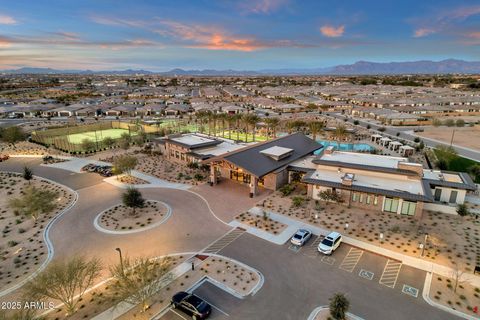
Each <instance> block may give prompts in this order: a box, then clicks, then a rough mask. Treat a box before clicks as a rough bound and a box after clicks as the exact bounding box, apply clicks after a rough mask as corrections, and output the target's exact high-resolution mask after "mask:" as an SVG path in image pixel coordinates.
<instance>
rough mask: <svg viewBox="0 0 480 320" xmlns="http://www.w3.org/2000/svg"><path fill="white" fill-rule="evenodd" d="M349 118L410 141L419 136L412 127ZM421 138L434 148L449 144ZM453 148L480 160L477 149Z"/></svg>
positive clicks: (363, 125) (463, 154)
mask: <svg viewBox="0 0 480 320" xmlns="http://www.w3.org/2000/svg"><path fill="white" fill-rule="evenodd" d="M328 115H329V116H332V117H334V118H337V119H340V120H344V119H345V116H343V115H341V114H339V113H329V114H328ZM347 119H348V122H350V123H353V122H354V121H355V120H357V121H358V122H359V125H361V126H362V127H365V128H366V127H367V126H370V127H371V128H372V129H375V130H377V129H378V128H381V127H384V128H385V133H388V134H390V135H392V136H397V133H398V134H399V136H398V138H399V139H404V140H408V141H411V142H413V140H414V139H415V138H416V137H417V136H416V135H414V134H412V133H411V131H412V130H413V129H412V128H405V127H391V126H383V125H379V124H375V123H371V122H368V121H365V120H362V119H360V118H351V117H348V118H347ZM419 138H420V139H422V141H423V142H424V144H425V145H426V146H429V147H432V148H433V147H436V146H437V145H439V144H443V145H445V146H449V144H448V143H443V142H439V141H435V140H432V139H428V138H425V137H419ZM453 148H454V149H455V150H456V151H457V153H458V154H459V155H461V156H463V157H465V158H469V159H472V160H475V161H480V151H475V150H472V149H468V148H463V147H460V146H457V145H453Z"/></svg>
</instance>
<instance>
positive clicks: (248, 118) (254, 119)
mask: <svg viewBox="0 0 480 320" xmlns="http://www.w3.org/2000/svg"><path fill="white" fill-rule="evenodd" d="M258 120H260V118H259V117H258V116H257V115H255V114H251V113H247V114H245V115H244V116H243V123H244V124H245V142H248V128H249V126H250V125H251V126H252V140H253V141H254V142H255V127H256V126H257V123H258Z"/></svg>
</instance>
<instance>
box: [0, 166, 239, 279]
mask: <svg viewBox="0 0 480 320" xmlns="http://www.w3.org/2000/svg"><path fill="white" fill-rule="evenodd" d="M40 163H41V161H40V160H39V159H29V158H12V159H10V160H8V161H6V162H2V163H0V170H2V171H16V172H22V171H23V167H24V166H25V165H28V166H29V167H31V168H32V169H33V171H34V174H35V175H37V176H40V177H44V178H47V179H50V180H53V181H55V182H58V183H60V184H63V185H66V186H68V187H70V188H72V189H74V190H75V191H77V192H78V195H79V196H78V201H77V203H76V204H75V205H74V206H73V207H72V209H70V210H69V211H68V212H67V213H66V214H65V215H63V216H62V217H61V218H60V219H59V220H58V221H57V222H56V223H55V225H53V227H52V229H51V230H50V234H49V236H50V240H51V242H52V244H53V247H54V250H55V255H54V258H53V259H54V260H55V259H64V258H67V257H71V256H73V255H84V256H87V257H91V256H96V257H98V258H101V259H102V261H103V263H104V264H105V266H108V265H111V264H113V263H116V262H117V261H118V253H117V252H116V251H115V248H117V247H119V248H121V249H122V252H123V254H124V256H129V257H132V258H133V257H137V256H142V255H147V256H160V255H164V254H170V253H175V252H196V251H200V250H202V249H203V248H205V247H206V246H207V245H208V244H210V243H211V242H212V241H214V240H215V239H217V238H219V237H220V236H221V235H223V234H224V233H225V232H227V231H228V230H230V229H231V227H229V226H228V225H226V224H225V223H223V222H221V221H219V220H218V219H217V218H216V217H215V216H214V215H213V214H212V213H211V211H210V209H209V208H208V206H207V204H206V202H205V201H204V199H202V198H201V197H199V196H198V195H196V194H195V193H192V192H188V191H184V190H176V189H166V188H148V189H143V190H142V194H143V196H144V198H146V199H151V200H158V201H163V202H165V203H167V204H169V205H170V206H171V207H172V209H173V210H172V215H171V217H170V218H169V219H168V220H166V221H165V222H164V223H163V224H161V225H159V226H158V227H155V228H153V229H149V230H145V231H144V232H139V233H134V234H125V235H112V234H106V233H102V232H100V231H98V230H96V229H95V227H94V225H93V221H94V219H95V216H96V215H98V213H100V212H101V211H103V210H105V209H107V208H109V207H111V206H113V205H115V204H118V203H120V202H121V194H122V192H123V191H124V190H122V189H119V188H117V187H115V186H113V185H111V184H108V183H105V182H103V178H102V177H100V176H99V175H97V174H91V173H72V172H70V171H66V170H62V169H56V168H51V167H46V166H42V165H40ZM107 270H108V268H105V271H104V272H105V273H107V272H108V271H107Z"/></svg>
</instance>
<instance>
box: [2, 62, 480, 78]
mask: <svg viewBox="0 0 480 320" xmlns="http://www.w3.org/2000/svg"><path fill="white" fill-rule="evenodd" d="M0 72H1V73H7V74H117V75H135V74H159V75H166V76H266V75H395V74H452V73H463V74H477V73H478V74H480V61H464V60H456V59H447V60H442V61H430V60H422V61H407V62H369V61H358V62H355V63H354V64H346V65H337V66H334V67H328V68H312V69H295V68H290V69H288V68H285V69H264V70H257V71H255V70H251V71H249V70H231V69H228V70H215V69H203V70H184V69H180V68H176V69H172V70H170V71H165V72H152V71H148V70H131V69H128V70H119V71H92V70H56V69H51V68H29V67H25V68H20V69H15V70H4V71H0Z"/></svg>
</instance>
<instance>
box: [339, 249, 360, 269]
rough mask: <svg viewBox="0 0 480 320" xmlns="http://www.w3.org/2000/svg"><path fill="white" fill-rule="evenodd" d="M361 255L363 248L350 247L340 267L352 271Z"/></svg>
mask: <svg viewBox="0 0 480 320" xmlns="http://www.w3.org/2000/svg"><path fill="white" fill-rule="evenodd" d="M362 255H363V250H360V249H357V248H350V250H349V251H348V253H347V255H346V256H345V258H344V259H343V261H342V263H341V264H340V267H339V268H340V269H342V270H345V271H348V272H352V271H353V269H355V267H356V266H357V263H358V261H359V260H360V258H361V257H362Z"/></svg>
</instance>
